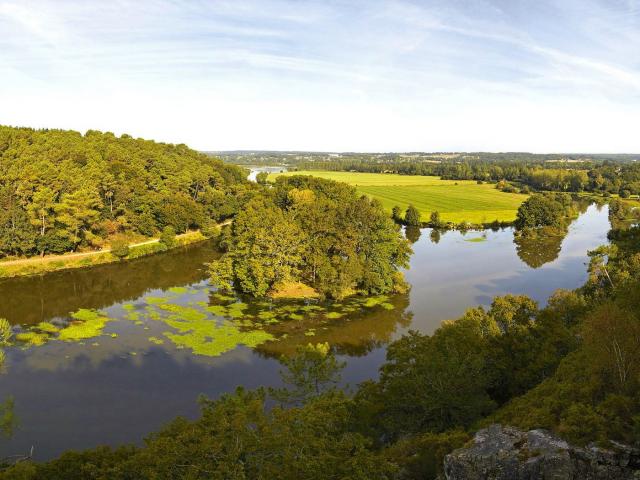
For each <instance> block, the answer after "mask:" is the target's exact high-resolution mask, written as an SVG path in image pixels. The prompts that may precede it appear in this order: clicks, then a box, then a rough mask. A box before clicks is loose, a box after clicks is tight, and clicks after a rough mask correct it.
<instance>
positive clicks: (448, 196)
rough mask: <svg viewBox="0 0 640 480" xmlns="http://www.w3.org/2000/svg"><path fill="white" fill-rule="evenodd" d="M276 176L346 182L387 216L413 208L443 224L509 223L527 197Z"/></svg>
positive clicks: (360, 176) (436, 183)
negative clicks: (380, 206)
mask: <svg viewBox="0 0 640 480" xmlns="http://www.w3.org/2000/svg"><path fill="white" fill-rule="evenodd" d="M278 175H313V176H316V177H322V178H329V179H331V180H336V181H340V182H345V183H348V184H350V185H354V186H355V187H356V188H357V189H358V191H359V192H362V193H364V194H366V195H369V196H370V197H373V198H377V199H378V200H380V201H381V202H382V204H383V205H384V207H385V209H387V210H388V211H389V212H391V209H392V208H393V207H394V206H395V205H398V206H399V207H400V208H402V209H403V210H404V209H406V208H407V206H408V205H409V204H413V205H414V206H415V207H416V208H417V209H418V210H419V211H420V213H421V214H422V219H423V221H428V220H429V216H430V215H431V212H433V211H438V212H440V217H441V219H442V220H443V221H445V222H453V223H462V222H470V223H474V224H480V223H490V222H493V221H494V220H498V221H500V222H512V221H513V220H515V218H516V213H517V210H518V207H519V206H520V204H521V203H522V202H523V201H524V200H525V199H526V198H527V196H526V195H521V194H516V193H504V192H501V191H499V190H497V189H496V188H495V185H489V184H482V185H478V184H477V183H476V182H474V181H466V180H458V181H456V180H440V179H439V178H438V177H426V176H419V175H394V174H384V173H353V172H325V171H304V172H287V173H282V174H271V175H269V178H270V179H271V180H273V179H274V178H275V177H276V176H278Z"/></svg>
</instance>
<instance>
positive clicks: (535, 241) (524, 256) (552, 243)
mask: <svg viewBox="0 0 640 480" xmlns="http://www.w3.org/2000/svg"><path fill="white" fill-rule="evenodd" d="M567 233H569V232H568V231H567V232H566V233H565V235H564V236H562V235H539V236H538V237H536V238H526V237H514V238H513V243H514V244H515V246H516V252H517V253H518V257H520V260H522V261H523V262H524V263H526V264H527V265H528V266H530V267H531V268H540V267H541V266H542V265H544V264H545V263H549V262H553V261H554V260H555V259H556V258H558V256H559V255H560V249H561V248H562V241H563V240H564V238H565V236H566V234H567Z"/></svg>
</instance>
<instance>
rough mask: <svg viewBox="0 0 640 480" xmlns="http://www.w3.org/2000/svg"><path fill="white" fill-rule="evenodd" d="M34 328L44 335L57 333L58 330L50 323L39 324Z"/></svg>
mask: <svg viewBox="0 0 640 480" xmlns="http://www.w3.org/2000/svg"><path fill="white" fill-rule="evenodd" d="M34 328H35V329H36V330H40V331H41V332H45V333H58V331H59V330H60V329H59V328H58V327H57V326H55V325H54V324H53V323H50V322H40V323H39V324H37V325H36V326H35V327H34Z"/></svg>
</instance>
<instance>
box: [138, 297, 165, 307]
mask: <svg viewBox="0 0 640 480" xmlns="http://www.w3.org/2000/svg"><path fill="white" fill-rule="evenodd" d="M144 301H145V302H147V303H148V304H149V305H156V304H159V303H166V302H168V301H169V299H168V298H166V297H144Z"/></svg>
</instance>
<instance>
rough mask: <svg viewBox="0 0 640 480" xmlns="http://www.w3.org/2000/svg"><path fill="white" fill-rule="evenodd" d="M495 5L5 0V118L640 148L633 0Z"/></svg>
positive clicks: (313, 145) (0, 100) (426, 143)
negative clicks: (622, 2) (612, 4)
mask: <svg viewBox="0 0 640 480" xmlns="http://www.w3.org/2000/svg"><path fill="white" fill-rule="evenodd" d="M499 6H500V8H498V2H493V1H489V0H465V1H464V2H458V3H455V4H454V3H451V2H445V1H438V0H431V1H425V2H419V3H418V2H415V3H412V2H407V1H381V0H372V1H368V2H364V1H358V2H320V1H285V0H264V1H258V0H254V1H245V0H243V1H217V2H200V1H195V0H194V1H186V2H170V1H164V0H139V1H135V2H133V1H124V0H119V1H116V2H105V3H102V2H99V3H94V2H82V1H79V0H59V1H55V2H54V1H45V0H41V1H25V2H20V3H18V2H14V1H3V0H0V123H3V124H20V125H30V126H37V127H62V128H74V129H77V130H81V131H82V130H86V129H88V128H98V129H103V130H110V131H114V132H116V133H122V132H127V133H130V134H132V135H136V136H145V137H148V138H154V139H158V140H163V141H172V142H185V143H188V144H190V145H192V146H194V147H196V148H201V149H241V148H270V149H313V150H366V151H373V150H387V151H388V150H398V151H402V150H404V151H408V150H503V151H506V150H532V151H576V150H582V151H587V150H592V151H596V150H597V151H633V150H635V151H640V138H636V137H637V135H635V134H634V132H633V131H632V130H633V128H632V126H633V125H637V116H638V113H637V112H639V111H640V59H639V58H638V53H637V52H640V38H639V36H638V29H637V28H636V29H634V28H633V26H634V25H635V26H637V13H638V4H637V2H635V1H630V2H629V3H628V5H627V6H625V7H624V8H623V9H621V8H615V9H614V8H609V7H608V6H607V5H606V4H603V3H600V2H598V1H597V0H580V1H577V0H567V1H566V2H562V3H561V4H558V3H556V2H551V1H550V0H549V1H541V2H536V3H535V5H534V4H528V3H527V2H514V3H506V4H505V3H503V2H500V4H499ZM550 12H552V13H553V15H550ZM613 18H615V19H617V24H618V27H619V28H617V29H616V28H613V27H611V25H610V22H609V20H610V19H613ZM634 22H635V23H634Z"/></svg>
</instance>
